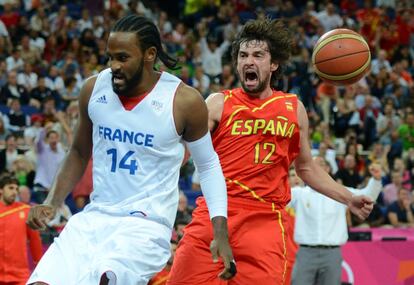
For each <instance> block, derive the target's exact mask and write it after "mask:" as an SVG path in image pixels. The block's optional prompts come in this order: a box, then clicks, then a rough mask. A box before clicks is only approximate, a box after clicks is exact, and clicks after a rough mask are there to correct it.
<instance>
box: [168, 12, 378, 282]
mask: <svg viewBox="0 0 414 285" xmlns="http://www.w3.org/2000/svg"><path fill="white" fill-rule="evenodd" d="M290 47H291V36H290V35H289V33H288V32H287V30H286V29H285V28H284V27H283V25H282V24H281V23H279V22H276V21H272V20H269V19H266V20H255V21H250V22H247V23H246V25H245V26H244V27H243V29H242V31H241V32H240V33H239V35H238V37H237V38H236V40H235V42H234V43H233V47H232V57H233V61H234V64H235V66H236V67H237V73H238V76H239V78H240V82H241V86H242V88H237V89H233V90H226V91H223V92H221V93H216V94H212V95H211V96H210V97H209V98H208V100H207V105H208V108H209V127H210V130H211V132H212V133H213V144H214V147H215V150H216V152H217V154H218V155H219V158H220V162H221V165H222V169H223V173H224V176H225V178H226V182H227V192H228V225H229V235H230V237H229V238H230V242H231V246H232V250H233V255H234V259H235V262H236V264H237V271H238V272H237V275H236V276H235V277H234V278H233V279H231V280H229V281H222V280H220V279H219V278H217V275H218V274H219V273H220V268H222V267H220V264H219V262H217V263H215V264H214V263H211V256H210V251H209V241H210V240H211V238H212V234H213V232H212V228H211V226H210V225H209V223H208V221H209V217H208V211H207V207H206V204H205V202H204V200H203V199H200V200H198V201H197V208H196V210H195V211H194V212H193V220H192V222H191V223H190V224H189V225H188V226H187V228H186V229H185V232H184V237H183V239H182V240H181V242H180V244H179V246H178V249H177V253H176V257H175V260H174V264H173V268H172V271H171V276H170V280H169V283H167V284H169V285H184V284H186V285H187V284H188V285H194V284H197V285H200V284H209V285H216V284H229V285H252V284H260V285H275V284H287V275H288V272H287V268H288V265H289V264H288V259H289V258H288V257H289V254H291V248H292V246H293V245H292V243H291V242H289V240H290V239H289V237H288V236H287V234H288V233H289V232H290V231H291V229H290V227H291V223H288V222H287V221H288V214H287V213H286V211H285V206H286V204H287V203H288V202H289V201H290V186H289V183H288V179H289V173H288V170H289V166H290V165H291V163H293V162H295V167H296V171H297V173H298V175H299V176H300V177H301V178H302V179H303V180H304V182H305V183H306V184H308V185H310V186H311V187H312V188H313V189H317V190H318V191H319V192H321V193H323V194H325V195H327V196H329V197H331V198H332V199H335V200H337V201H339V202H342V203H344V204H346V205H348V206H349V208H350V209H351V211H352V212H353V213H354V214H356V215H357V216H358V217H360V218H366V217H367V216H368V215H369V213H370V212H371V210H372V207H373V202H372V201H371V200H370V199H369V198H368V197H366V196H352V194H351V193H350V192H349V191H348V190H346V189H345V188H344V187H343V186H342V185H340V184H338V183H336V182H335V181H334V180H332V179H331V177H330V176H329V175H328V174H327V173H326V172H325V171H324V170H322V169H321V168H320V167H319V166H318V165H317V164H315V163H314V162H313V160H312V157H311V152H310V148H309V141H308V118H307V114H306V110H305V108H304V106H303V104H302V103H301V102H300V101H299V100H298V98H297V96H296V95H294V94H287V93H283V92H281V91H277V90H274V89H273V88H272V86H273V85H274V83H275V80H276V79H277V77H278V75H279V74H280V73H281V67H282V66H283V64H284V63H285V62H286V61H287V60H288V58H289V55H290Z"/></svg>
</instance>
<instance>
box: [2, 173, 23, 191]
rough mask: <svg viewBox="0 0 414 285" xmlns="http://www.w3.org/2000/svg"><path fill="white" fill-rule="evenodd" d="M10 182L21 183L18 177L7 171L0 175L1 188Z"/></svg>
mask: <svg viewBox="0 0 414 285" xmlns="http://www.w3.org/2000/svg"><path fill="white" fill-rule="evenodd" d="M9 184H16V185H19V181H18V180H17V178H16V177H14V176H12V175H10V174H9V173H5V174H3V175H1V176H0V188H4V186H6V185H9Z"/></svg>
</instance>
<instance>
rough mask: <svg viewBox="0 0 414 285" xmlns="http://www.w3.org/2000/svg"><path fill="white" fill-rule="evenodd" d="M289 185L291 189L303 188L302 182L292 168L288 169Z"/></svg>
mask: <svg viewBox="0 0 414 285" xmlns="http://www.w3.org/2000/svg"><path fill="white" fill-rule="evenodd" d="M289 185H290V187H292V188H293V187H303V186H305V184H304V182H303V180H302V179H301V178H300V177H299V176H298V175H297V173H296V170H295V168H294V167H291V168H290V169H289Z"/></svg>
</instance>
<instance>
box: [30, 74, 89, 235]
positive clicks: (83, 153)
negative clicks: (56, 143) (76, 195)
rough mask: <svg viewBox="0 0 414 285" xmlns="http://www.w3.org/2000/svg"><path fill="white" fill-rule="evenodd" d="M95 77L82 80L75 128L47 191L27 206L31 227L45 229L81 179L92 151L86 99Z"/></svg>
mask: <svg viewBox="0 0 414 285" xmlns="http://www.w3.org/2000/svg"><path fill="white" fill-rule="evenodd" d="M95 81H96V77H91V78H89V79H87V80H86V82H85V84H84V86H83V87H82V89H81V91H80V95H79V112H80V116H79V121H78V125H77V127H76V131H75V136H74V141H73V144H72V146H71V147H70V149H69V151H68V153H67V155H66V157H65V159H64V161H63V163H62V166H61V167H60V169H59V171H58V173H57V175H56V178H55V180H54V182H53V185H52V187H51V189H50V192H49V194H48V196H47V198H46V200H45V202H44V203H43V204H41V205H36V206H34V207H32V208H31V209H30V212H29V216H28V219H27V223H28V225H29V226H30V227H31V228H32V229H36V230H37V229H45V228H46V224H47V222H48V221H49V220H50V219H52V218H53V217H54V216H55V214H56V208H57V207H59V206H60V205H61V204H62V203H63V202H64V201H65V198H66V197H67V195H68V194H69V193H70V192H71V191H72V189H73V188H74V187H75V185H76V184H77V183H78V181H79V180H80V179H81V177H82V175H83V173H84V171H85V168H86V165H87V164H88V161H89V159H90V156H91V150H92V122H91V120H90V119H89V116H88V102H89V98H90V96H91V94H92V90H93V86H94V85H95Z"/></svg>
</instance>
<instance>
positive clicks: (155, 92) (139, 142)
mask: <svg viewBox="0 0 414 285" xmlns="http://www.w3.org/2000/svg"><path fill="white" fill-rule="evenodd" d="M111 77H112V75H111V71H110V69H106V70H103V71H102V72H101V73H99V75H98V78H97V80H96V83H95V86H94V89H93V92H92V95H91V98H90V100H89V105H88V112H89V116H90V118H91V120H92V122H93V187H94V190H93V192H92V194H91V203H90V204H89V205H88V207H87V208H86V209H85V210H87V211H88V210H93V209H99V210H103V211H107V212H111V213H114V214H118V215H125V214H127V215H137V216H143V217H147V218H149V219H153V220H156V221H159V222H161V223H163V224H165V225H167V226H169V227H172V226H173V224H174V220H175V215H176V212H177V204H178V178H179V171H180V166H181V163H182V160H183V156H184V146H183V144H182V143H181V137H180V135H178V134H177V130H176V127H175V123H174V118H173V99H174V96H175V93H176V90H177V87H178V85H179V84H180V82H181V81H180V79H178V78H177V77H175V76H173V75H171V74H169V73H166V72H163V73H162V74H161V77H160V79H159V80H158V82H157V83H156V85H155V86H154V88H153V89H152V90H151V91H150V93H149V94H148V95H147V96H146V97H145V98H144V99H143V100H142V101H141V102H140V103H139V104H137V105H136V106H135V107H134V108H133V109H132V110H130V111H128V110H126V109H125V108H124V106H123V105H122V103H121V101H120V99H119V97H118V95H117V94H115V93H114V91H113V89H112V83H111Z"/></svg>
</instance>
